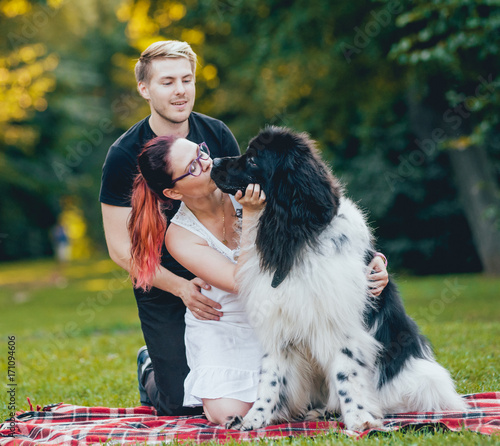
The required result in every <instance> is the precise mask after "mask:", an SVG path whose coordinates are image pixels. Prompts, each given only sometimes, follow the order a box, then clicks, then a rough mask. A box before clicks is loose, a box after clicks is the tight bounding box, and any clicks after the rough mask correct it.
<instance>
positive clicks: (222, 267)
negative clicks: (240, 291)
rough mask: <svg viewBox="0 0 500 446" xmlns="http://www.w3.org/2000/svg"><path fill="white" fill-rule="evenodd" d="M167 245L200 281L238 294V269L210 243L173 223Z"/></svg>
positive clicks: (166, 238) (167, 237) (168, 233)
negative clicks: (235, 273)
mask: <svg viewBox="0 0 500 446" xmlns="http://www.w3.org/2000/svg"><path fill="white" fill-rule="evenodd" d="M165 245H166V247H167V249H168V251H169V252H170V254H172V256H173V257H174V259H175V260H177V261H178V262H179V263H180V264H181V265H182V266H184V268H186V269H187V270H189V271H191V272H192V273H193V274H194V275H196V276H197V277H199V278H200V279H203V280H204V281H205V282H207V283H209V284H210V285H213V286H215V287H216V288H220V289H221V290H224V291H228V292H230V293H236V292H237V288H236V283H235V281H234V271H235V267H236V265H235V264H234V263H232V262H231V261H230V260H229V259H228V258H227V257H225V256H224V255H222V254H221V253H219V252H218V251H216V250H215V249H213V248H211V247H210V246H209V245H208V243H207V242H206V240H204V239H202V238H201V237H199V236H197V235H196V234H193V233H192V232H191V231H189V230H187V229H185V228H182V227H181V226H177V225H176V224H175V223H172V224H171V225H170V226H169V228H168V230H167V233H166V235H165Z"/></svg>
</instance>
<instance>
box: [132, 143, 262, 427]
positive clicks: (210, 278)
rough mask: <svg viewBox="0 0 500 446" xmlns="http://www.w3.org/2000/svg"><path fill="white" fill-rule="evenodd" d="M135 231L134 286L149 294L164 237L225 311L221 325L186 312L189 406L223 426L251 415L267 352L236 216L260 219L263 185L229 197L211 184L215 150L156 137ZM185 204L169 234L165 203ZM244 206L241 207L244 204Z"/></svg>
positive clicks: (143, 167) (142, 159)
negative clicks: (250, 301)
mask: <svg viewBox="0 0 500 446" xmlns="http://www.w3.org/2000/svg"><path fill="white" fill-rule="evenodd" d="M138 160H139V169H140V172H141V173H140V174H139V175H138V176H137V178H136V180H135V184H134V193H133V196H132V215H131V219H130V222H129V231H130V233H131V240H132V262H131V263H132V268H131V276H132V280H133V282H134V286H136V287H142V288H148V287H150V283H151V278H152V277H153V275H154V272H155V270H156V268H158V266H159V261H160V252H161V247H162V244H163V239H164V238H165V244H166V246H167V248H168V250H169V252H170V253H171V254H172V255H173V256H174V257H175V258H176V260H178V261H179V263H181V264H183V265H184V266H185V267H186V268H188V269H189V270H190V271H191V272H192V273H194V274H195V275H197V276H198V277H200V278H202V279H203V280H206V281H207V282H209V283H210V284H211V285H212V287H211V289H209V290H202V292H203V294H205V295H206V296H207V297H210V298H211V299H212V300H215V301H216V302H218V303H220V304H221V305H222V309H221V311H222V312H223V316H222V317H221V318H220V320H219V321H210V320H200V319H198V318H197V317H201V316H202V314H200V313H203V312H204V309H203V307H201V306H200V308H197V309H196V311H195V312H196V313H198V314H196V315H194V314H193V313H192V312H191V311H190V310H187V311H186V335H185V340H186V354H187V359H188V365H189V368H190V370H191V371H190V373H189V375H188V377H187V378H186V381H185V396H184V405H185V406H196V405H201V404H203V408H204V411H205V414H206V416H207V418H208V419H209V420H210V421H212V422H215V423H218V424H223V423H225V422H226V421H227V418H228V417H232V416H235V415H241V416H243V415H245V414H246V412H247V411H248V410H249V409H250V407H251V405H252V403H253V402H254V401H255V399H256V395H257V384H258V375H259V365H260V359H261V351H260V348H259V345H258V342H257V339H256V337H255V336H254V335H253V331H252V329H251V328H250V326H249V324H248V321H247V319H246V316H245V313H244V309H243V306H242V304H241V303H240V302H239V301H238V299H237V295H236V292H237V290H236V285H235V282H234V272H235V268H236V259H237V256H238V246H239V238H240V237H239V233H238V232H239V231H238V228H237V226H238V225H237V223H238V222H239V218H238V217H237V212H236V211H237V210H238V209H241V208H242V209H243V222H242V224H243V226H245V224H246V222H247V221H248V220H249V219H253V218H255V216H256V215H257V214H258V212H259V210H260V209H261V208H262V206H263V203H264V200H265V196H264V193H263V191H260V188H259V186H258V185H256V186H255V187H253V186H252V187H249V190H248V191H247V193H246V194H245V197H243V198H242V193H241V192H240V193H239V194H238V195H237V196H236V197H235V198H236V200H235V199H234V198H233V197H230V196H228V195H227V194H223V193H222V192H221V191H220V190H219V189H217V187H216V185H215V183H214V182H213V181H212V179H211V178H210V171H211V168H212V160H211V158H210V156H209V148H208V147H207V146H206V145H205V144H204V143H202V144H199V145H197V144H195V143H193V142H190V141H188V140H186V139H182V138H178V139H177V138H175V137H157V138H154V139H153V140H151V141H150V142H149V143H148V144H147V145H146V147H145V149H144V151H143V152H142V153H141V155H139V158H138ZM171 200H181V201H182V204H181V207H180V208H179V210H178V212H177V214H176V215H175V217H174V218H173V219H172V223H173V224H172V225H170V226H169V229H168V231H167V233H166V235H165V230H166V227H167V222H166V221H165V218H164V216H163V213H162V209H161V207H162V205H163V206H168V204H169V201H171ZM238 200H239V203H238Z"/></svg>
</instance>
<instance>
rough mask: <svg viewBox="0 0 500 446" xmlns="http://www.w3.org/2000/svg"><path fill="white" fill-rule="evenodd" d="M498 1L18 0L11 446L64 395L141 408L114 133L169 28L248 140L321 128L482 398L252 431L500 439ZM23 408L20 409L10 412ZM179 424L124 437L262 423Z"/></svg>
mask: <svg viewBox="0 0 500 446" xmlns="http://www.w3.org/2000/svg"><path fill="white" fill-rule="evenodd" d="M499 6H500V5H499V3H498V2H497V1H496V0H484V1H479V0H476V1H472V0H471V1H459V0H419V1H407V0H401V1H399V0H374V1H368V2H367V1H359V0H350V1H347V0H339V1H337V2H331V1H327V0H316V1H314V2H306V1H302V0H290V1H284V0H252V1H250V0H184V1H181V0H178V1H177V0H176V1H171V0H164V1H159V0H158V1H156V0H110V1H107V2H97V1H94V0H91V1H84V0H40V1H36V0H0V25H1V26H0V30H1V31H0V34H1V36H2V39H1V40H0V104H1V107H0V184H1V190H2V194H1V195H0V309H1V311H0V314H1V316H0V334H1V338H2V342H3V344H2V345H3V349H2V351H3V352H4V353H3V354H2V355H1V356H0V367H1V369H2V376H3V377H4V378H3V389H4V390H3V392H2V393H3V396H2V398H1V399H0V403H1V405H0V422H2V423H4V424H3V425H2V428H1V430H0V435H1V436H0V444H21V441H22V440H23V439H24V440H25V441H26V443H24V444H41V443H44V442H43V441H42V440H41V438H42V437H39V438H38V440H37V439H36V438H35V437H33V438H32V441H33V443H28V441H30V440H29V439H28V436H27V435H28V434H27V430H26V429H27V427H26V428H25V431H24V432H23V433H22V435H21V431H22V429H23V426H22V422H21V420H22V419H23V418H22V413H23V412H24V413H25V414H26V415H29V414H40V420H41V419H42V416H47V417H48V418H50V416H51V413H52V412H51V411H52V410H54V411H56V412H54V413H57V410H59V409H60V410H63V409H64V407H65V406H64V405H68V407H72V406H77V407H85V408H86V407H88V408H123V409H125V408H138V407H139V406H141V400H140V399H139V391H138V379H137V362H136V360H137V358H136V355H137V352H138V350H139V348H141V347H142V346H143V345H145V340H144V335H143V330H142V329H141V319H140V317H139V314H138V313H139V310H138V304H137V302H136V299H135V298H134V292H133V285H132V282H131V279H130V277H129V273H128V272H127V271H125V270H124V269H123V268H121V267H120V266H119V265H118V264H117V263H116V258H114V260H115V261H113V260H112V257H113V256H110V253H108V246H107V241H106V237H105V232H104V229H103V214H102V211H101V203H100V201H101V202H103V203H106V201H105V200H103V199H102V195H100V193H101V177H102V175H103V164H104V162H105V159H106V156H107V153H108V150H109V148H110V146H111V145H112V144H113V143H114V142H115V141H116V140H117V139H118V138H119V137H120V136H121V135H122V134H123V133H124V132H126V131H127V129H129V128H130V127H131V126H133V125H134V124H136V123H137V122H139V121H140V120H143V119H144V118H146V117H147V116H148V115H149V114H150V113H151V110H150V106H149V104H148V102H147V101H146V100H145V99H144V98H145V96H144V91H142V92H141V91H138V88H137V82H136V79H135V77H134V66H135V65H136V63H137V61H138V59H139V56H140V55H141V52H143V51H144V50H145V49H146V48H148V47H149V46H150V45H152V44H153V43H155V42H159V41H164V40H179V41H183V42H187V43H188V44H189V45H190V46H191V47H192V49H193V50H194V52H195V53H196V55H197V57H198V59H197V63H196V101H195V104H194V108H193V110H194V112H197V113H199V114H203V115H208V116H210V117H213V118H216V119H217V120H220V121H222V122H223V123H224V124H225V125H226V126H227V127H228V128H229V130H230V131H231V132H232V134H233V135H234V137H235V139H236V142H237V144H238V146H239V148H240V150H241V153H244V152H245V151H246V149H247V146H248V144H249V142H250V141H251V140H252V138H253V137H255V135H257V134H258V133H259V131H260V130H261V129H264V128H265V127H266V126H280V127H287V128H290V129H293V130H294V131H296V132H307V133H308V134H309V135H310V138H311V139H312V140H314V141H316V144H317V148H318V151H319V153H320V155H321V158H322V159H323V160H324V161H325V162H326V163H327V165H328V167H329V168H330V169H331V170H332V172H333V173H334V175H335V177H336V178H338V179H339V181H340V184H341V185H342V189H343V193H344V195H345V196H347V197H349V198H350V199H351V200H352V201H353V202H354V203H356V205H357V206H358V207H359V208H360V209H361V210H362V211H363V213H364V215H365V218H366V220H367V221H368V223H369V226H370V227H371V229H372V231H373V235H374V239H375V241H374V246H375V248H376V250H377V251H380V252H381V253H383V254H384V255H385V256H386V257H387V259H388V266H387V270H388V273H389V275H390V280H391V282H392V281H393V282H395V283H396V284H397V286H398V288H399V291H400V293H401V296H402V300H403V302H404V306H405V309H406V312H407V313H408V315H409V316H410V317H411V318H412V319H413V320H414V321H415V322H416V323H417V325H418V327H419V328H420V331H421V332H422V333H423V334H424V335H425V336H426V337H427V338H428V339H429V341H430V344H431V346H432V349H433V352H434V356H435V358H436V360H437V362H438V363H439V364H441V365H442V366H443V367H444V368H445V369H447V370H448V371H449V372H450V374H451V377H452V378H453V380H454V382H455V385H456V391H457V392H458V394H460V395H468V398H470V401H476V400H477V402H476V403H475V404H476V406H475V412H474V415H470V416H469V417H468V418H470V420H464V419H460V420H459V421H458V422H457V423H458V424H455V425H452V424H450V423H447V422H442V423H441V422H440V421H439V419H436V418H434V419H432V420H428V419H425V420H426V421H425V422H420V423H417V422H409V423H408V424H407V425H404V424H401V426H403V427H402V428H401V429H400V430H398V429H397V427H398V423H397V420H393V419H392V418H391V423H393V424H391V427H393V428H394V430H389V431H387V432H376V431H372V432H370V433H369V434H366V435H363V436H362V437H359V435H357V434H356V435H355V434H353V433H349V432H348V433H347V434H346V432H344V431H342V429H341V426H339V424H337V423H336V422H334V421H330V422H323V423H324V424H321V425H320V424H318V426H317V428H314V427H311V426H312V424H311V425H309V424H307V423H304V424H307V426H306V427H304V429H305V430H301V429H299V428H297V430H296V431H294V426H295V425H294V424H293V423H291V424H288V425H287V427H286V428H283V432H281V431H279V429H277V430H272V431H266V430H265V429H264V430H262V434H259V435H258V436H259V438H258V440H256V441H259V442H264V443H266V444H293V445H305V444H311V443H312V442H314V443H318V442H319V443H321V444H323V443H324V444H330V443H339V444H358V443H359V444H379V443H382V442H384V443H387V444H395V445H399V444H401V445H403V444H440V445H441V444H450V445H451V444H453V445H455V444H467V445H476V444H477V445H483V444H492V445H493V444H497V443H498V435H499V432H500V359H499V358H500V355H499V354H498V344H499V340H500V303H499V290H500V74H499V67H500V58H499V56H500V54H499V53H500V7H499ZM141 96H142V97H141ZM193 100H194V98H193ZM198 142H201V141H196V143H198ZM210 149H211V150H212V147H210ZM198 152H199V153H198V159H197V162H198V163H199V165H200V166H202V161H200V160H199V157H200V156H202V155H203V154H202V153H201V152H200V149H199V147H198ZM214 153H216V152H215V151H214ZM221 153H222V152H221ZM202 159H204V158H202ZM121 174H122V173H121V172H115V175H117V176H118V177H119V176H120V175H121ZM193 176H194V175H193ZM191 179H192V178H191ZM188 180H189V179H188ZM176 181H177V180H176ZM183 181H185V180H183ZM179 184H180V183H179ZM228 202H229V200H228ZM108 204H113V203H108ZM222 207H223V212H224V201H222ZM223 218H224V217H223ZM223 228H224V229H223V230H224V237H223V238H224V239H225V238H226V237H225V226H224V227H223ZM106 236H107V238H108V243H109V233H107V234H106ZM332 274H334V272H332ZM186 305H187V304H186ZM346 305H348V303H346ZM165 330H168V327H166V328H165ZM395 348H396V349H400V348H401V346H398V345H397V346H395ZM403 348H404V346H403ZM398 353H399V352H398ZM59 403H62V404H63V405H62V406H54V407H53V408H51V407H47V406H49V405H52V404H55V405H58V404H59ZM44 407H46V409H44ZM58 407H59V409H58ZM61 408H62V409H61ZM148 410H150V409H149V408H148ZM151 410H153V409H151ZM16 413H17V416H18V417H20V418H19V419H18V422H19V426H16V424H15V423H14V422H12V423H10V422H9V421H8V420H9V419H12V417H14V416H15V415H16ZM137 413H139V412H137ZM141 413H142V414H143V415H144V414H145V415H147V416H151V417H153V415H154V414H153V413H152V412H151V413H150V412H147V411H145V412H141ZM134 414H135V412H134ZM30 416H31V415H30ZM34 416H35V415H34ZM36 416H38V415H36ZM36 416H35V418H36ZM129 416H132V412H131V414H129ZM158 418H163V417H158ZM464 418H467V417H464ZM473 418H474V420H472V419H473ZM29 420H30V418H25V422H26V423H28V422H29ZM196 420H197V421H196V423H198V421H199V420H200V418H196ZM203 420H204V423H208V421H207V420H206V419H203ZM74 421H75V420H73V422H74ZM289 421H290V422H291V421H292V420H289ZM40 422H41V421H40ZM141 422H144V420H142V419H141ZM131 423H132V421H131ZM137 423H139V421H137ZM28 424H29V423H28ZM28 424H26V426H27V425H28ZM181 424H182V423H180V424H176V425H175V426H174V427H173V428H172V432H173V433H172V434H171V435H170V436H169V432H168V428H164V429H163V430H162V431H161V432H160V434H161V435H160V434H159V435H160V436H159V437H157V438H156V439H153V438H152V437H151V438H152V439H151V441H149V442H148V440H147V437H145V438H142V437H141V439H137V437H135V438H134V437H133V436H132V437H130V438H128V444H161V442H162V441H163V442H165V443H168V442H174V443H177V442H188V443H199V442H202V441H209V442H211V443H213V444H215V443H229V444H231V443H239V442H241V441H252V438H253V437H251V436H248V437H246V436H237V435H236V434H234V435H230V434H227V435H226V433H227V432H228V431H225V430H224V429H223V427H221V426H218V427H214V426H215V425H213V424H211V425H210V424H209V425H205V424H202V425H196V426H195V425H193V426H192V427H190V429H191V431H192V432H195V433H192V434H190V433H187V432H188V430H189V429H186V430H184V431H183V430H182V428H183V427H182V425H181ZM200 426H201V427H200ZM207 426H208V427H207ZM315 426H316V425H315ZM135 427H136V428H137V426H135ZM219 428H220V430H218V429H219ZM16 429H18V430H16ZM287 429H289V430H287ZM191 431H189V432H191ZM259 431H260V430H259ZM13 432H16V435H17V436H18V437H17V438H14V437H15V436H14V434H13ZM266 432H269V433H268V434H266ZM11 433H12V435H11ZM23 435H24V436H25V437H23ZM33 435H35V434H33ZM40 435H41V433H40ZM162 435H163V436H162ZM280 437H283V438H280ZM292 437H293V438H292ZM126 438H127V437H126V436H124V437H123V438H122V437H115V438H114V439H113V437H111V436H110V437H106V436H104V435H102V436H98V435H97V434H96V435H95V436H94V437H92V438H91V437H88V438H85V436H82V437H81V439H80V440H76V439H73V443H71V442H70V441H69V440H68V439H65V440H64V441H65V442H66V443H64V442H63V441H62V440H60V441H58V440H57V439H53V441H52V443H50V444H60V443H64V444H94V443H95V444H105V443H106V442H107V441H108V440H109V442H110V444H117V443H125V442H126V441H125V439H126ZM120 440H123V441H120ZM16 441H17V442H16ZM36 441H38V442H36ZM79 441H80V442H79ZM44 444H48V443H47V442H46V443H44Z"/></svg>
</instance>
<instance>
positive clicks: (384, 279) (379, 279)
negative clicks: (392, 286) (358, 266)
mask: <svg viewBox="0 0 500 446" xmlns="http://www.w3.org/2000/svg"><path fill="white" fill-rule="evenodd" d="M367 276H368V280H369V281H370V293H371V295H372V296H374V297H377V296H380V293H382V291H383V289H384V288H385V287H386V286H387V284H388V283H389V274H388V273H387V268H386V267H385V264H384V261H383V260H382V258H381V257H380V256H375V257H374V258H373V260H372V261H371V262H370V264H369V265H368V272H367Z"/></svg>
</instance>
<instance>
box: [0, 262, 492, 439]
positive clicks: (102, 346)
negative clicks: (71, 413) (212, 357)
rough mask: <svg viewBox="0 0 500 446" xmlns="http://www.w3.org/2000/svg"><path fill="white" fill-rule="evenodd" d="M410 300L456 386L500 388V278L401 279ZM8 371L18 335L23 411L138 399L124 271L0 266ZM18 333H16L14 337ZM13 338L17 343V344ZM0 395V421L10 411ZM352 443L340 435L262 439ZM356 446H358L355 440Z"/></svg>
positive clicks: (134, 334) (429, 435)
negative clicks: (53, 405) (58, 404)
mask: <svg viewBox="0 0 500 446" xmlns="http://www.w3.org/2000/svg"><path fill="white" fill-rule="evenodd" d="M396 280H397V282H398V284H399V287H400V289H401V291H402V294H403V296H404V300H405V305H406V308H407V310H408V312H409V313H410V315H412V317H413V318H414V319H415V320H416V321H417V322H418V324H419V325H420V327H421V329H422V331H423V332H424V334H426V335H427V336H428V337H429V339H430V340H431V342H432V345H433V347H434V350H435V352H436V356H437V359H438V361H439V362H440V363H441V364H443V365H444V366H445V367H446V368H448V370H450V372H451V374H452V375H453V377H454V378H455V380H456V382H457V387H458V391H459V393H463V394H465V393H477V392H485V391H492V390H500V380H499V371H500V355H498V345H499V340H500V322H499V321H500V299H499V294H500V293H499V290H500V279H498V278H496V279H495V278H489V277H484V276H481V275H451V276H433V277H418V278H417V277H407V276H400V277H397V278H396ZM0 314H1V325H0V334H1V339H3V341H2V342H3V343H4V344H3V348H0V350H1V351H3V352H4V353H3V354H2V355H1V356H0V367H1V370H2V373H1V375H2V376H3V377H4V378H3V379H4V380H5V385H4V389H5V388H6V386H7V383H8V382H7V379H8V378H7V369H8V364H7V362H8V355H7V351H8V339H9V338H8V337H9V336H10V337H13V336H15V369H11V372H12V371H15V376H14V377H13V378H14V380H15V383H16V384H17V387H16V409H17V410H27V409H29V406H28V403H27V401H26V397H29V398H30V399H31V402H32V403H33V404H34V405H36V404H40V405H42V406H43V405H45V404H50V403H56V402H61V401H62V402H65V403H71V404H77V405H84V406H85V405H89V406H110V407H131V406H137V405H139V395H138V392H137V378H136V364H135V360H136V352H137V350H138V349H139V347H141V346H142V345H143V344H144V341H143V337H142V333H141V330H140V324H139V319H138V316H137V309H136V305H135V299H134V297H133V294H132V291H131V285H130V283H129V281H128V279H127V275H126V273H124V272H123V271H121V270H120V269H119V268H118V267H116V266H115V265H114V263H113V262H111V261H110V260H108V259H96V260H92V261H79V262H72V263H70V264H68V265H64V266H60V265H58V264H56V263H55V262H52V261H48V260H43V261H32V262H19V263H9V264H2V265H1V267H0ZM11 339H12V338H11ZM11 344H12V342H11ZM5 395H6V394H5V392H4V396H2V399H1V401H2V403H1V407H0V418H1V419H2V420H5V419H6V418H7V417H8V413H9V411H8V410H7V398H6V397H5ZM313 442H314V443H315V444H316V443H318V442H321V444H329V443H336V444H354V441H353V440H351V439H348V438H345V437H343V436H338V435H337V434H331V435H328V436H325V437H321V438H320V439H316V440H311V439H295V440H290V439H285V440H280V441H265V442H264V443H265V444H273V445H274V444H277V443H279V444H280V445H281V444H288V443H293V444H294V445H299V444H300V445H305V444H309V443H311V444H312V443H313ZM381 442H383V443H384V444H424V443H425V444H440V445H441V444H450V445H451V444H470V445H472V444H478V445H479V444H498V437H497V438H496V439H495V438H489V437H484V436H479V435H476V434H472V433H460V434H458V433H447V432H442V431H439V430H438V431H434V430H432V429H426V430H421V431H412V432H405V433H404V434H401V433H396V434H391V435H388V434H380V435H379V434H377V435H375V436H373V437H370V438H366V439H363V440H361V444H379V443H381ZM356 444H359V443H358V442H356Z"/></svg>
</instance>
